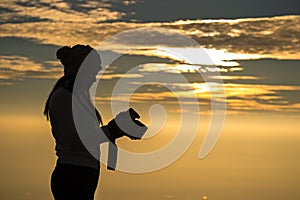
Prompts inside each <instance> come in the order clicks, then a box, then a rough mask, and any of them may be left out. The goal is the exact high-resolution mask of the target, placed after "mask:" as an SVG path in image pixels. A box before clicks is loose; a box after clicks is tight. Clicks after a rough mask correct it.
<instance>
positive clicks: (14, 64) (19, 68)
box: [0, 56, 61, 84]
mask: <svg viewBox="0 0 300 200" xmlns="http://www.w3.org/2000/svg"><path fill="white" fill-rule="evenodd" d="M49 64H52V65H54V66H55V64H56V63H52V62H50V63H49ZM0 66H1V68H0V69H1V75H0V80H1V83H3V84H7V83H10V84H11V81H12V80H22V79H24V78H58V77H59V76H60V75H61V69H59V68H57V67H52V68H46V67H44V65H43V64H41V63H37V62H35V61H33V60H31V59H29V58H28V57H24V56H0Z"/></svg>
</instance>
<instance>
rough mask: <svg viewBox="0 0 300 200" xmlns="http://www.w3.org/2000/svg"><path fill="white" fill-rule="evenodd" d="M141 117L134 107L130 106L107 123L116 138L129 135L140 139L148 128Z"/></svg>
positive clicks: (134, 138)
mask: <svg viewBox="0 0 300 200" xmlns="http://www.w3.org/2000/svg"><path fill="white" fill-rule="evenodd" d="M139 118H140V115H139V114H138V113H137V112H136V111H135V110H134V109H133V108H129V109H128V110H127V111H124V112H120V113H119V114H118V115H117V116H116V117H115V118H114V119H112V120H111V121H110V122H109V123H108V124H107V128H108V131H109V132H110V133H111V134H112V136H113V138H115V139H116V138H119V137H122V136H127V137H129V138H130V139H132V140H140V139H141V138H142V137H143V135H144V134H145V132H146V131H147V129H148V128H147V127H146V126H145V124H143V123H142V122H140V121H139V120H138V119H139Z"/></svg>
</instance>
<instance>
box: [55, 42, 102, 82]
mask: <svg viewBox="0 0 300 200" xmlns="http://www.w3.org/2000/svg"><path fill="white" fill-rule="evenodd" d="M89 54H92V55H89ZM88 55H89V56H88ZM87 56H88V59H89V60H88V61H86V60H85V59H86V58H87ZM56 57H57V59H59V60H60V62H61V63H62V65H63V66H64V75H65V76H71V77H76V75H77V73H78V71H79V69H80V67H81V66H82V65H83V63H84V62H85V65H87V64H88V65H89V66H85V67H88V68H95V69H97V70H100V69H101V68H99V67H100V65H101V60H100V56H99V54H98V53H97V51H96V50H94V49H93V48H92V47H90V46H89V45H81V44H77V45H75V46H73V47H69V46H64V47H62V48H60V49H58V50H57V51H56Z"/></svg>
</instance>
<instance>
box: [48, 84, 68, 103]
mask: <svg viewBox="0 0 300 200" xmlns="http://www.w3.org/2000/svg"><path fill="white" fill-rule="evenodd" d="M70 101H72V94H71V92H69V91H68V90H67V89H65V88H64V87H59V88H57V89H56V90H55V91H54V92H53V93H52V95H51V97H50V107H51V106H53V105H57V104H64V103H68V104H69V103H70Z"/></svg>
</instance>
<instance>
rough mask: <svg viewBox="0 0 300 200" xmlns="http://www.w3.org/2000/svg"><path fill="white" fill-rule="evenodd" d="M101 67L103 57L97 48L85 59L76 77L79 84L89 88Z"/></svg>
mask: <svg viewBox="0 0 300 200" xmlns="http://www.w3.org/2000/svg"><path fill="white" fill-rule="evenodd" d="M101 69H102V67H101V58H100V55H99V54H98V53H97V51H96V50H93V51H91V53H89V55H88V56H87V57H86V58H85V60H84V61H83V63H82V65H81V67H80V70H79V72H78V74H77V77H76V79H77V80H78V83H79V86H80V87H81V88H83V89H89V88H90V87H91V86H92V84H93V83H94V82H96V76H97V74H98V73H99V71H100V70H101Z"/></svg>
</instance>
